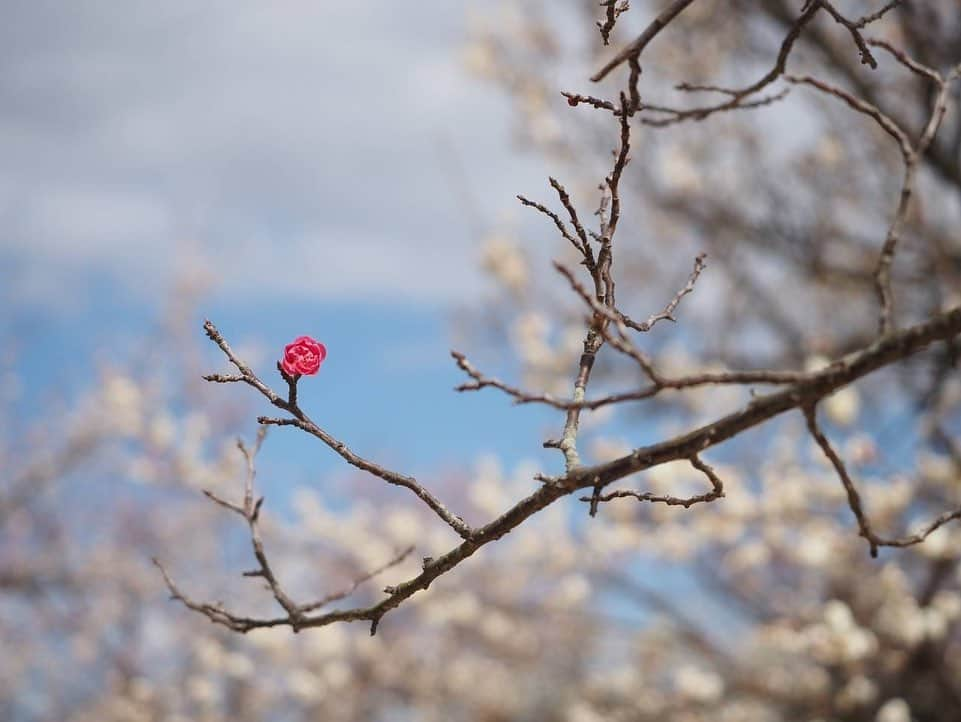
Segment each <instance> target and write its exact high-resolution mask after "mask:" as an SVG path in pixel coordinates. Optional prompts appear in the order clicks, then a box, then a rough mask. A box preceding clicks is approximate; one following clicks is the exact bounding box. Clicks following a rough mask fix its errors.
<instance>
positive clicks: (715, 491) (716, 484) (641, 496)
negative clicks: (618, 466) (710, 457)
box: [580, 456, 724, 516]
mask: <svg viewBox="0 0 961 722" xmlns="http://www.w3.org/2000/svg"><path fill="white" fill-rule="evenodd" d="M690 462H691V466H693V467H694V468H695V469H697V470H698V471H701V472H703V473H704V475H705V476H707V478H708V481H710V482H711V491H709V492H707V493H704V494H698V495H697V496H689V497H677V496H666V495H657V494H652V493H651V492H649V491H646V492H640V491H633V490H631V489H618V490H617V491H612V492H609V493H607V494H597V495H591V496H582V497H581V498H580V501H587V502H590V503H591V505H592V506H591V515H592V516H593V515H594V514H595V513H596V512H597V504H598V502H606V501H612V500H613V499H623V498H633V499H637V500H638V501H649V502H651V503H655V504H667V505H668V506H683V507H684V508H685V509H689V508H690V507H692V506H694V505H695V504H704V503H707V502H711V501H714V500H716V499H720V498H721V497H723V496H724V483H723V482H722V481H721V479H720V478H719V477H718V476H717V474H716V473H715V472H714V469H712V468H711V467H710V466H708V465H707V464H705V463H704V462H703V461H701V460H700V458H698V457H697V456H692V457H691V459H690Z"/></svg>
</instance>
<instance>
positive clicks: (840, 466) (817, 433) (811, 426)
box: [803, 405, 961, 557]
mask: <svg viewBox="0 0 961 722" xmlns="http://www.w3.org/2000/svg"><path fill="white" fill-rule="evenodd" d="M803 411H804V418H805V419H806V420H807V427H808V431H809V432H810V433H811V436H812V437H813V438H814V440H815V441H816V442H817V445H818V446H819V447H821V451H823V452H824V455H825V456H826V457H827V458H828V460H829V461H830V462H831V465H832V466H833V467H834V470H835V471H836V472H837V475H838V477H839V478H840V479H841V483H842V484H843V485H844V491H845V492H846V493H847V497H848V506H849V507H850V509H851V512H852V513H853V514H854V518H855V519H857V522H858V529H859V533H860V535H861V536H863V537H864V538H865V539H866V540H867V542H868V547H869V548H870V550H871V556H872V557H876V556H877V555H878V547H908V546H913V545H914V544H920V543H921V542H923V541H924V540H925V539H927V538H928V536H930V535H931V533H932V532H934V531H935V530H937V529H939V528H940V527H942V526H944V525H945V524H947V523H948V522H949V521H953V520H955V519H961V508H959V509H956V510H955V511H949V512H945V513H944V514H942V515H941V516H939V517H938V518H937V519H935V520H934V521H932V522H931V523H929V524H928V525H927V526H925V527H924V528H923V529H922V530H921V531H920V532H918V533H917V534H911V535H908V536H904V537H900V538H894V539H888V538H884V537H881V536H878V534H877V533H876V532H875V531H874V529H873V528H872V526H871V521H870V520H869V519H868V516H867V513H866V512H865V511H864V505H863V504H862V502H861V495H860V493H858V490H857V487H856V486H855V485H854V481H853V480H852V479H851V475H850V474H849V473H848V470H847V467H846V466H845V465H844V461H843V460H842V459H841V457H840V456H839V455H838V453H837V452H836V451H835V450H834V447H832V446H831V442H830V441H829V440H828V438H827V437H826V436H825V435H824V432H823V431H822V430H821V427H820V426H819V425H818V422H817V411H816V409H815V406H814V405H810V406H805V407H804V408H803Z"/></svg>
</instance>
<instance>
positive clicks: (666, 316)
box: [621, 253, 707, 333]
mask: <svg viewBox="0 0 961 722" xmlns="http://www.w3.org/2000/svg"><path fill="white" fill-rule="evenodd" d="M706 257H707V254H706V253H699V254H697V257H696V258H695V259H694V270H693V271H691V275H690V276H689V277H688V279H687V283H686V284H685V285H684V288H682V289H681V290H680V291H678V292H677V293H676V294H674V298H672V299H671V300H670V302H668V304H667V305H666V306H665V307H664V310H663V311H660V312H659V313H655V314H653V315H651V316H649V317H648V318H647V320H646V321H641V322H640V323H638V322H637V321H633V320H631V319H630V318H629V317H628V316H625V315H624V314H621V319H622V320H623V321H624V325H625V326H627V327H628V328H633V329H634V330H635V331H641V332H642V333H646V332H648V331H650V330H651V329H652V328H654V325H655V324H656V323H657V322H658V321H677V319H676V318H674V311H675V310H677V306H678V304H680V302H681V299H682V298H684V297H685V296H686V295H687V294H689V293H690V292H691V291H693V290H694V284H695V283H697V279H698V277H699V276H700V275H701V271H703V270H704V268H705V263H704V259H705V258H706Z"/></svg>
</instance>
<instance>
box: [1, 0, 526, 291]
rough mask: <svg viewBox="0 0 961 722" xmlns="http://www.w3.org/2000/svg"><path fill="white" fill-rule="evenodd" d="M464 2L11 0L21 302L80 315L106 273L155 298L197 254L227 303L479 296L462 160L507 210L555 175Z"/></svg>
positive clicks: (15, 240) (478, 185) (12, 186)
mask: <svg viewBox="0 0 961 722" xmlns="http://www.w3.org/2000/svg"><path fill="white" fill-rule="evenodd" d="M467 5H468V4H465V3H450V2H440V1H433V0H431V1H426V0H425V1H422V2H416V3H397V2H393V1H390V0H375V1H373V2H364V3H353V2H316V0H310V1H307V0H281V1H279V2H272V3H265V2H262V1H261V0H230V1H229V2H228V1H227V0H211V1H209V2H202V3H197V2H193V0H164V2H155V1H153V0H151V1H150V2H146V1H144V0H124V2H115V1H114V0H77V1H76V2H69V3H64V2H60V1H54V0H31V1H30V2H20V3H7V4H6V6H5V8H4V16H5V17H4V22H3V23H2V25H0V156H2V158H3V162H2V163H0V217H2V219H3V223H2V225H0V229H2V230H0V233H2V236H0V259H2V260H3V261H4V262H5V265H6V266H7V270H6V272H5V273H3V280H4V281H5V282H7V292H6V293H7V294H12V295H13V296H14V297H15V298H17V299H18V303H20V304H34V303H51V302H57V301H58V300H59V301H62V300H63V299H64V298H65V297H69V298H70V303H71V305H75V304H77V303H78V302H80V301H82V300H83V298H84V296H85V294H88V293H89V292H90V279H91V277H94V278H96V279H97V280H98V282H100V281H103V280H105V279H106V280H108V281H117V280H120V281H122V282H123V284H124V286H125V288H126V289H127V290H131V291H133V292H134V293H135V294H143V293H150V294H156V293H157V292H158V290H159V289H161V288H162V284H163V282H164V279H165V278H167V277H168V273H169V271H170V270H171V268H173V267H174V265H175V262H176V261H177V260H178V259H179V260H180V261H183V259H184V258H188V259H192V258H193V257H194V254H198V249H199V255H201V256H202V257H205V258H206V259H207V261H208V263H209V266H210V267H211V268H212V269H214V270H215V271H216V274H217V276H218V278H219V280H220V282H221V288H222V289H223V291H224V292H225V293H236V292H245V291H247V292H249V291H253V290H254V289H256V291H257V293H259V294H261V296H262V297H263V296H264V294H266V295H267V296H271V297H273V296H276V297H280V298H311V299H318V298H339V299H345V298H352V299H356V300H359V301H364V300H373V301H385V300H387V301H389V300H391V299H393V298H395V297H396V294H398V293H400V294H403V296H404V298H405V300H407V301H409V302H415V303H416V302H426V303H428V304H435V303H446V302H449V301H451V300H456V299H458V298H462V297H464V295H465V294H467V295H469V294H471V293H472V292H474V291H476V290H477V288H478V287H479V284H480V283H481V282H482V280H481V277H480V274H479V273H478V272H477V270H476V268H477V264H476V241H477V239H476V238H475V237H472V229H471V228H470V227H469V224H468V223H467V221H466V214H465V213H464V210H465V209H464V208H463V205H462V201H461V199H460V197H459V195H458V193H459V192H460V191H459V189H456V188H454V186H455V185H456V183H454V182H453V181H454V176H453V175H452V171H451V168H450V166H451V161H450V159H449V153H450V149H454V150H455V151H456V152H455V155H456V158H457V160H456V162H457V163H460V164H461V165H462V166H463V167H465V168H467V169H469V170H468V173H467V177H468V182H469V184H470V186H471V188H472V190H473V191H474V195H475V197H476V198H477V202H478V203H479V204H480V205H481V206H482V207H483V208H484V209H485V210H489V211H491V212H496V211H497V210H498V209H503V208H505V207H508V206H509V204H510V202H511V200H512V195H513V193H514V192H517V190H518V189H522V188H523V186H524V185H525V184H526V185H528V186H529V184H530V181H529V180H524V178H525V177H526V178H527V179H530V178H533V177H537V178H539V177H540V175H536V176H535V175H533V174H534V172H535V168H536V163H535V161H534V160H533V159H531V158H527V159H524V158H519V157H517V156H516V155H513V153H512V149H511V148H509V147H508V146H509V138H508V132H507V128H508V121H509V119H508V113H507V110H506V104H505V103H504V101H503V99H502V98H501V97H500V96H499V95H498V93H497V92H496V91H495V90H493V89H492V88H490V87H487V86H485V85H484V84H483V83H482V82H479V81H477V80H475V79H473V78H471V77H469V76H468V75H467V74H466V73H465V72H464V71H463V67H462V63H461V62H460V53H461V50H462V48H463V45H464V37H465V24H466V7H467ZM445 154H447V155H446V156H445ZM445 157H446V158H447V160H445ZM506 180H512V181H513V182H511V183H508V182H506Z"/></svg>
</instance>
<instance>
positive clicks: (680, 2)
mask: <svg viewBox="0 0 961 722" xmlns="http://www.w3.org/2000/svg"><path fill="white" fill-rule="evenodd" d="M692 2H694V0H674V2H672V3H671V4H670V5H668V6H667V7H666V8H664V10H662V11H661V13H660V14H659V15H658V16H657V17H656V18H654V20H652V21H651V24H650V25H648V26H647V27H646V28H645V29H644V32H642V33H641V34H640V35H638V36H637V38H635V39H634V41H633V42H632V43H631V44H630V45H627V46H626V47H624V49H623V50H621V51H620V52H619V53H618V54H617V55H615V56H614V57H613V58H611V60H610V61H609V62H608V63H607V65H605V66H604V67H603V68H601V69H600V70H598V71H597V72H596V73H594V75H592V76H591V80H593V81H594V82H595V83H596V82H599V81H601V80H603V79H604V78H605V77H607V74H608V73H610V72H611V71H612V70H614V68H616V67H617V66H619V65H621V64H622V63H625V62H627V61H628V60H630V59H631V58H633V59H634V60H637V59H638V58H640V57H641V53H643V52H644V48H646V47H647V44H648V43H649V42H651V41H652V40H653V39H654V38H655V37H656V36H657V34H658V33H659V32H661V31H662V30H663V29H664V28H666V27H667V25H668V23H670V22H671V21H672V20H673V19H674V18H676V17H677V16H678V15H680V13H681V11H683V10H684V8H686V7H687V6H688V5H690V4H691V3H692Z"/></svg>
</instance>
